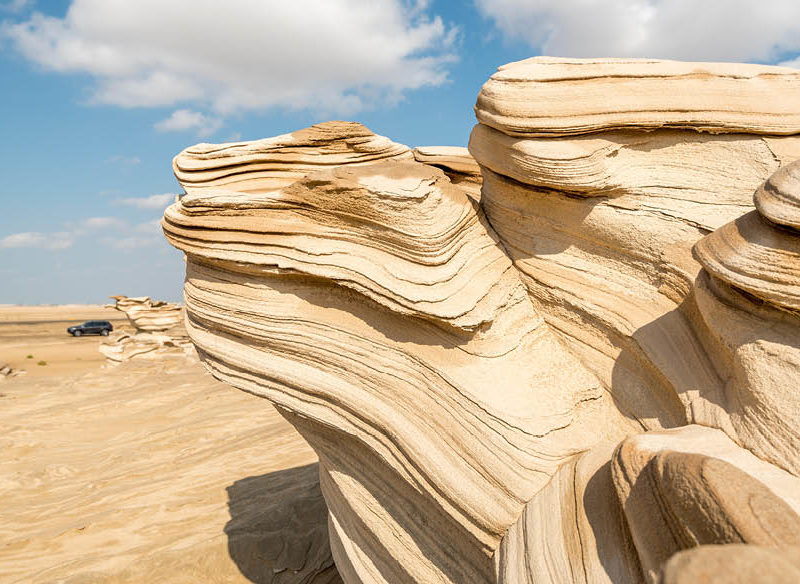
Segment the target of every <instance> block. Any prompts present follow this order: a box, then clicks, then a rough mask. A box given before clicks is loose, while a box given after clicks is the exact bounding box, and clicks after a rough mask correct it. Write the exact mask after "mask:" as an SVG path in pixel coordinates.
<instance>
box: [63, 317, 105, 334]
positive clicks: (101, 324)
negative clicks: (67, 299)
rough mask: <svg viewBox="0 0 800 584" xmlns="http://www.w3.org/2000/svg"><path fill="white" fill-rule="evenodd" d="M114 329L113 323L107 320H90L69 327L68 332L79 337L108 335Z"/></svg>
mask: <svg viewBox="0 0 800 584" xmlns="http://www.w3.org/2000/svg"><path fill="white" fill-rule="evenodd" d="M113 330H114V327H113V326H111V323H110V322H108V321H107V320H90V321H87V322H85V323H83V324H79V325H78V326H71V327H69V328H68V329H67V332H68V333H69V334H71V335H72V336H73V337H79V336H81V335H103V336H104V337H107V336H108V333H110V332H111V331H113Z"/></svg>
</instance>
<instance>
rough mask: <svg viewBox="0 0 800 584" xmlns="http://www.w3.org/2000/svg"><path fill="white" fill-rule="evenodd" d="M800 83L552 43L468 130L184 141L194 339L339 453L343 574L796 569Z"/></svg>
mask: <svg viewBox="0 0 800 584" xmlns="http://www.w3.org/2000/svg"><path fill="white" fill-rule="evenodd" d="M799 98H800V72H798V71H796V70H793V69H785V68H776V67H766V66H755V65H738V64H708V63H677V62H671V61H651V60H620V59H588V60H577V59H553V58H542V57H540V58H535V59H530V60H527V61H522V62H519V63H512V64H510V65H507V66H505V67H502V68H501V69H500V70H499V71H498V73H497V74H496V75H494V76H493V77H492V78H491V79H490V80H489V81H488V82H487V83H486V85H485V86H484V88H483V89H482V91H481V94H480V96H479V98H478V103H477V105H476V110H475V111H476V115H477V118H478V121H479V123H478V125H477V126H476V127H475V128H474V129H473V132H472V135H471V139H470V145H469V152H465V151H464V150H463V149H457V148H447V147H418V148H416V149H414V150H411V149H409V148H407V147H406V146H403V145H400V144H396V143H394V142H392V141H391V140H389V139H388V138H384V137H381V136H376V135H374V134H372V132H370V131H369V130H368V129H367V128H365V127H364V126H361V125H360V124H355V123H349V122H328V123H325V124H319V125H317V126H313V127H311V128H307V129H304V130H300V131H298V132H295V133H292V134H287V135H284V136H278V137H276V138H270V139H266V140H261V141H257V142H251V143H239V144H232V145H231V144H228V145H221V146H213V145H208V144H202V145H198V146H195V147H192V148H189V149H187V150H186V151H184V152H182V153H181V154H179V155H178V156H177V157H176V158H175V161H174V165H173V166H174V168H175V171H176V176H177V177H178V180H179V181H180V182H181V184H182V185H183V186H184V188H185V189H186V192H187V194H186V195H185V196H184V197H182V198H181V199H180V200H179V201H177V202H176V203H175V204H173V205H172V206H171V207H169V208H168V209H167V210H166V212H165V215H164V220H163V223H162V225H163V228H164V232H165V234H166V237H167V239H168V240H169V241H170V242H171V243H172V244H173V245H174V246H175V247H177V248H178V249H180V250H182V251H183V252H185V253H186V256H187V275H186V283H185V298H186V311H187V318H186V329H187V332H188V334H189V337H190V338H191V340H192V342H193V343H194V344H195V346H196V347H197V349H198V353H199V355H200V357H201V359H202V361H203V362H204V364H205V365H206V367H207V368H208V369H209V370H210V371H211V372H212V373H213V374H214V375H215V376H216V377H217V378H219V379H221V380H223V381H226V382H228V383H230V384H231V385H233V386H235V387H238V388H240V389H243V390H245V391H248V392H251V393H254V394H256V395H260V396H263V397H265V398H267V399H268V400H270V401H271V402H272V403H273V404H275V405H276V407H277V408H278V409H279V411H280V412H281V413H282V414H283V415H284V416H285V417H286V419H287V420H289V421H290V422H291V423H292V424H293V425H294V426H295V427H296V428H297V429H298V430H299V431H300V433H301V434H302V435H303V437H304V438H305V439H306V440H307V441H308V442H309V444H310V445H311V446H312V447H313V448H314V449H315V451H316V452H317V454H318V455H319V458H320V467H319V468H320V484H321V488H322V492H323V495H324V496H325V500H326V503H327V505H328V510H329V532H330V539H331V549H332V553H333V556H334V559H335V561H336V564H337V568H338V571H339V573H340V575H341V576H342V578H343V580H344V581H345V582H347V583H348V584H352V583H370V584H373V583H381V582H385V583H387V584H389V583H391V584H394V583H399V582H420V583H422V582H425V583H428V582H439V583H447V582H452V583H456V582H474V583H480V582H484V583H505V584H518V583H525V582H530V583H533V582H586V583H593V584H594V583H597V584H600V583H614V584H628V583H630V584H634V583H640V582H649V583H653V584H655V583H656V582H657V581H658V580H659V578H662V579H663V581H669V582H688V581H691V578H693V577H695V575H697V574H703V573H706V572H704V570H706V567H705V566H704V565H703V558H708V560H709V562H710V564H709V565H711V564H714V563H716V564H719V563H722V562H724V558H726V557H729V555H730V554H731V553H736V550H740V549H743V550H744V552H743V553H742V554H741V556H740V557H742V558H752V559H753V560H755V559H757V558H775V564H774V565H775V566H779V567H776V568H774V570H773V572H774V574H776V575H775V579H774V581H776V582H779V581H789V580H787V578H789V579H790V578H791V576H792V574H794V572H793V570H795V564H794V563H793V562H794V561H795V555H796V554H795V552H793V551H792V550H795V549H797V547H799V546H800V516H799V515H798V514H800V499H799V498H798V496H799V495H798V494H800V457H798V454H797V453H798V452H800V432H798V428H800V401H799V400H800V398H798V394H797V392H796V391H794V388H796V387H797V379H800V313H798V305H797V298H798V285H800V275H799V272H798V270H799V269H800V255H799V254H798V248H797V237H798V233H799V232H798V231H797V223H798V221H800V218H798V217H797V214H796V209H797V201H798V197H800V188H798V186H799V185H798V184H797V183H798V181H797V176H798V170H797V166H795V165H793V164H790V163H792V161H793V160H795V159H797V158H800V109H798V104H800V99H799ZM754 191H756V199H755V208H754V205H753V192H754ZM755 209H757V210H755ZM733 565H735V564H731V566H733ZM743 573H744V572H743ZM751 573H752V572H751ZM719 574H722V575H724V574H728V575H730V574H731V569H730V568H728V567H725V568H724V569H722V570H720V572H719ZM715 577H716V576H715ZM720 577H721V576H720ZM780 578H784V580H780ZM720 581H721V580H720Z"/></svg>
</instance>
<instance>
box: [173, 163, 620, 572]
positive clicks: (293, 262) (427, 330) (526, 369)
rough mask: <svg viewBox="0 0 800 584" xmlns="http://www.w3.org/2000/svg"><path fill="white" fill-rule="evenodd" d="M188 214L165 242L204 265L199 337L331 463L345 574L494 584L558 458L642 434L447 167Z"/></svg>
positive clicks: (374, 176)
mask: <svg viewBox="0 0 800 584" xmlns="http://www.w3.org/2000/svg"><path fill="white" fill-rule="evenodd" d="M186 203H187V201H186V198H184V199H182V200H181V201H180V203H178V204H176V205H174V206H173V207H171V208H170V209H169V210H168V211H167V212H166V214H165V222H164V229H165V233H166V234H167V237H168V238H169V239H170V241H171V242H172V243H173V244H174V245H176V246H177V247H178V248H179V249H182V250H183V251H185V252H186V253H187V262H188V263H187V270H188V271H187V283H186V287H185V293H186V302H187V311H188V314H189V319H188V321H187V329H188V332H189V334H190V336H191V337H192V340H193V341H194V343H195V344H196V345H197V347H198V350H199V352H200V355H201V358H202V359H203V360H204V362H205V363H206V365H207V366H208V367H209V368H210V370H211V371H212V372H213V373H214V374H215V375H216V376H217V377H219V378H221V379H224V380H226V381H228V382H230V383H232V384H233V385H235V386H238V387H240V388H243V389H246V390H247V391H250V392H253V393H256V394H258V395H263V396H265V397H268V398H269V399H270V400H271V401H273V402H274V403H276V404H277V405H279V407H280V408H281V409H282V411H285V415H287V417H288V418H289V419H290V421H292V423H293V424H294V425H295V426H296V427H297V428H298V429H299V430H300V431H301V433H302V434H303V436H304V437H305V438H306V439H307V440H308V441H309V443H311V444H312V445H313V446H314V448H315V449H316V450H317V452H318V454H319V455H320V459H321V467H320V472H321V477H322V486H323V492H324V493H325V496H326V500H327V503H328V506H329V508H330V511H331V530H332V533H333V534H334V535H332V538H333V539H332V542H333V550H334V556H335V557H336V559H337V563H338V565H339V568H340V570H341V571H342V573H343V577H344V578H345V580H347V581H351V582H405V581H420V582H433V581H452V582H465V581H473V582H477V581H485V580H487V579H490V578H491V577H492V576H491V574H492V572H493V567H492V561H491V556H492V554H493V552H494V550H495V549H496V548H497V546H498V544H499V541H500V537H501V536H502V535H503V533H504V532H505V530H506V529H507V528H508V527H509V526H510V525H511V524H512V523H513V522H514V521H515V520H516V518H517V516H518V515H519V513H520V511H521V510H522V505H523V503H524V501H526V500H528V499H529V498H530V496H531V495H532V494H533V493H534V492H535V491H536V490H538V489H539V488H541V486H543V485H544V484H545V482H546V481H547V480H548V476H549V475H550V474H551V473H552V472H554V471H555V469H556V468H557V466H558V464H559V463H560V462H561V461H563V460H566V459H567V458H568V457H570V456H571V455H573V454H574V453H576V452H577V451H579V450H581V449H583V448H585V447H586V446H587V445H591V444H593V443H594V442H597V441H598V440H601V439H602V440H612V441H613V439H614V438H615V437H617V439H619V437H621V436H622V435H624V428H625V422H624V421H623V420H622V419H621V418H619V417H618V416H617V415H616V414H615V412H614V410H613V408H612V407H611V403H610V402H609V401H608V400H607V398H606V396H605V395H604V394H603V393H602V391H599V386H598V384H597V381H596V380H595V379H594V378H593V377H592V376H591V374H589V373H588V372H586V371H585V370H584V369H583V368H582V367H580V366H579V365H578V364H577V362H575V361H574V359H573V358H572V357H571V355H569V353H568V352H566V351H565V350H564V349H563V347H561V345H560V344H559V342H558V341H557V340H556V339H555V338H554V336H553V335H552V334H551V333H550V331H549V330H547V328H546V327H545V326H544V323H543V321H542V319H541V318H540V317H539V316H538V315H537V314H536V312H535V311H534V309H533V307H532V306H531V304H530V301H529V300H528V297H527V295H526V294H525V291H524V288H523V287H522V284H521V282H520V281H519V279H518V278H517V275H516V273H515V272H514V270H513V269H512V268H511V263H510V262H509V261H508V259H507V258H506V256H505V254H504V253H503V252H502V249H501V248H500V247H499V245H498V242H497V241H496V238H495V236H494V234H493V232H492V230H491V229H490V228H489V227H488V226H487V225H486V223H485V221H484V219H483V218H482V214H481V212H480V211H479V210H478V209H477V208H476V206H475V204H474V202H473V201H471V200H470V199H469V198H468V197H467V196H466V194H465V193H464V192H463V191H462V190H461V189H458V188H454V187H453V186H452V185H451V184H450V182H449V180H448V179H447V177H446V176H445V174H444V173H443V172H442V171H440V170H438V169H435V168H431V167H430V166H428V165H424V164H420V163H415V162H403V161H400V162H398V161H394V162H386V163H382V164H376V165H370V166H363V167H358V168H354V167H351V166H346V167H341V168H339V169H335V170H332V171H327V172H318V173H313V174H311V175H309V176H308V177H306V178H305V179H301V180H299V181H298V182H296V183H295V184H293V185H291V186H289V187H287V188H285V189H282V190H281V191H280V192H278V193H275V194H274V201H273V202H271V203H270V204H269V205H265V204H261V203H259V205H258V208H253V207H250V206H248V207H247V209H246V210H240V209H237V208H236V207H235V206H234V207H227V208H226V210H225V211H223V210H220V211H218V212H214V213H213V214H211V213H210V212H205V213H202V214H198V213H194V212H193V211H192V209H191V202H189V204H188V208H187V205H186ZM250 203H251V201H249V200H248V201H246V202H245V204H246V205H249V204H250ZM294 209H298V211H295V210H294ZM300 209H302V211H303V212H302V213H301V212H299V210H300ZM345 210H346V213H345V212H344V211H345ZM250 218H253V220H252V222H249V221H250ZM259 225H262V226H269V231H265V230H264V229H263V228H259V227H258V226H259ZM234 229H235V230H239V229H246V230H247V231H246V233H242V234H239V233H238V232H236V231H232V230H234ZM312 234H313V236H314V237H313V238H312V237H309V236H310V235H312ZM273 242H274V243H273ZM345 244H346V247H344V246H345ZM339 249H341V251H338V250H339ZM273 250H274V251H273ZM323 262H324V263H323ZM378 286H380V287H378ZM350 289H355V290H357V291H358V292H361V294H353V292H352V291H351V290H350ZM332 347H338V349H336V350H335V351H331V348H332ZM565 376H566V377H565ZM498 388H502V391H498ZM519 413H522V415H521V416H519V415H518V414H519ZM445 534H450V535H448V536H446V537H445ZM456 534H457V535H456ZM454 546H455V547H454Z"/></svg>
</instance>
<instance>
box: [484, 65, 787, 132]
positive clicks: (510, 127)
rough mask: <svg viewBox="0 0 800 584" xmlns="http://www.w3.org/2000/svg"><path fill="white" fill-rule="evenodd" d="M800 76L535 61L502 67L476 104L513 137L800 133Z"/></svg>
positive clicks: (780, 71)
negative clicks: (682, 131) (674, 131)
mask: <svg viewBox="0 0 800 584" xmlns="http://www.w3.org/2000/svg"><path fill="white" fill-rule="evenodd" d="M798 102H800V71H797V69H792V68H788V67H771V66H765V65H748V64H741V63H684V62H678V61H659V60H652V59H563V58H553V57H533V58H531V59H526V60H524V61H518V62H516V63H509V64H508V65H505V66H503V67H500V68H499V69H498V71H497V73H495V74H494V75H492V77H491V78H490V79H489V81H488V82H487V83H486V84H485V85H484V86H483V88H482V89H481V92H480V94H479V95H478V101H477V104H476V105H475V114H476V116H477V118H478V121H479V122H480V123H482V124H485V125H487V126H492V127H493V128H496V129H498V130H500V131H501V132H503V133H505V134H508V135H511V136H558V135H566V134H583V133H587V132H596V131H600V130H609V129H620V128H631V129H653V128H665V127H671V128H690V129H693V130H698V131H704V132H713V133H728V132H745V133H758V134H780V135H788V134H796V133H800V111H798V108H797V103H798Z"/></svg>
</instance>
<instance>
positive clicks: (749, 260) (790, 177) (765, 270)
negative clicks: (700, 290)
mask: <svg viewBox="0 0 800 584" xmlns="http://www.w3.org/2000/svg"><path fill="white" fill-rule="evenodd" d="M799 179H800V162H795V163H792V164H790V165H788V166H786V167H783V168H781V169H779V170H778V171H776V172H775V173H774V174H773V175H772V176H771V177H770V178H769V179H768V180H767V181H766V182H765V183H764V184H763V185H762V186H761V187H759V189H758V190H757V191H756V194H755V197H754V199H755V203H756V207H757V210H756V211H751V212H750V213H747V214H746V215H744V216H742V217H740V218H738V219H736V220H735V221H733V222H731V223H728V224H727V225H724V226H723V227H720V228H719V229H717V230H716V231H714V232H713V233H711V234H709V235H707V236H706V237H704V238H703V239H701V240H700V241H698V242H697V243H696V244H695V246H694V255H695V257H696V258H697V260H698V261H699V262H700V263H701V264H702V266H703V267H704V268H705V269H706V270H707V271H708V272H709V273H710V274H711V275H712V276H715V277H716V278H719V279H720V280H722V281H724V282H727V283H728V284H730V285H732V286H734V287H735V288H738V289H740V290H744V291H745V292H747V293H749V294H752V295H753V296H755V297H757V298H760V299H761V300H763V301H765V302H768V303H770V304H772V305H774V306H777V307H779V308H783V309H788V310H795V311H797V310H800V231H797V230H796V229H795V226H797V225H800V180H799Z"/></svg>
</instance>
